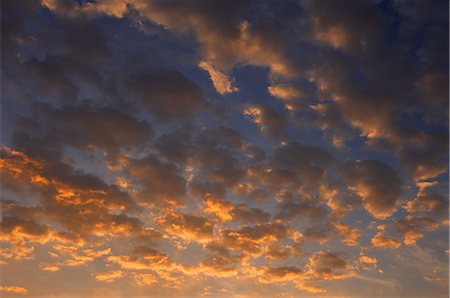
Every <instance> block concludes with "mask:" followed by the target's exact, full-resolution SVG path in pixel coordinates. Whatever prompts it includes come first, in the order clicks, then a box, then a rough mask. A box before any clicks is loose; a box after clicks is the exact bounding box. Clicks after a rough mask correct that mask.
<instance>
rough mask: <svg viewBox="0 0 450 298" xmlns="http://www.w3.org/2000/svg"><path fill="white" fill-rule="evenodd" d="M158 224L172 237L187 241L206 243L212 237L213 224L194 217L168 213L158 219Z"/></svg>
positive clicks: (173, 212) (204, 219)
mask: <svg viewBox="0 0 450 298" xmlns="http://www.w3.org/2000/svg"><path fill="white" fill-rule="evenodd" d="M158 224H159V225H160V226H161V227H162V228H164V229H165V230H166V231H167V232H169V233H171V234H173V235H174V236H177V237H181V238H183V239H186V240H189V241H198V242H208V241H209V240H211V239H212V236H213V226H214V224H213V223H212V222H211V221H210V220H208V219H207V218H204V217H199V216H195V215H189V214H183V213H179V212H176V211H169V212H167V213H166V214H165V215H164V216H163V217H161V218H160V219H158Z"/></svg>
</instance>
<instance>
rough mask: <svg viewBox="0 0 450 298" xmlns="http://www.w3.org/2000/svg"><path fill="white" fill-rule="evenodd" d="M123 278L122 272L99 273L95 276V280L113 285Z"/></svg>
mask: <svg viewBox="0 0 450 298" xmlns="http://www.w3.org/2000/svg"><path fill="white" fill-rule="evenodd" d="M122 276H123V272H122V271H120V270H117V271H111V272H105V273H99V274H96V275H95V279H96V280H98V281H101V282H106V283H111V282H113V281H115V280H117V279H119V278H121V277H122Z"/></svg>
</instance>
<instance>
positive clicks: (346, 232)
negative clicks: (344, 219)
mask: <svg viewBox="0 0 450 298" xmlns="http://www.w3.org/2000/svg"><path fill="white" fill-rule="evenodd" d="M333 225H334V227H335V229H336V230H337V232H338V233H339V234H340V235H342V237H343V239H342V242H343V243H344V244H346V245H348V246H358V245H359V237H360V236H361V233H360V231H359V230H358V229H357V228H354V227H350V226H347V225H345V224H343V223H340V222H335V223H333Z"/></svg>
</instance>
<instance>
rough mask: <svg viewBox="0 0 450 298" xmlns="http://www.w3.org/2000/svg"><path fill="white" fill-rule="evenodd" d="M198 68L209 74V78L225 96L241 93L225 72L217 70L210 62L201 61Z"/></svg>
mask: <svg viewBox="0 0 450 298" xmlns="http://www.w3.org/2000/svg"><path fill="white" fill-rule="evenodd" d="M198 67H200V68H201V69H203V70H206V71H207V72H208V73H209V77H210V78H211V81H212V83H213V85H214V87H215V88H216V91H217V92H218V93H220V94H222V95H224V94H227V93H232V92H236V91H239V89H238V88H237V87H235V86H233V84H232V82H231V80H230V79H229V78H228V77H227V76H226V75H225V74H224V73H223V72H221V71H220V70H218V69H216V68H215V67H214V66H213V65H212V64H211V63H210V62H207V61H201V62H200V63H199V65H198Z"/></svg>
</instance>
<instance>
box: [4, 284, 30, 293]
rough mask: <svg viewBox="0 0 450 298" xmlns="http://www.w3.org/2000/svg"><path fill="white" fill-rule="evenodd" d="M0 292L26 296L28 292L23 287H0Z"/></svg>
mask: <svg viewBox="0 0 450 298" xmlns="http://www.w3.org/2000/svg"><path fill="white" fill-rule="evenodd" d="M0 292H6V293H13V294H20V295H27V294H28V290H27V289H26V288H24V287H17V286H0Z"/></svg>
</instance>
